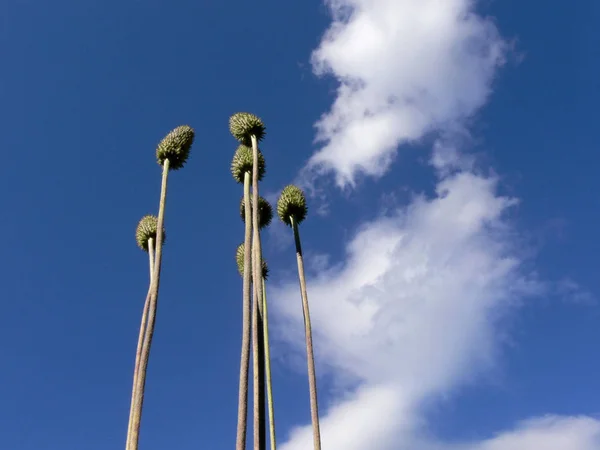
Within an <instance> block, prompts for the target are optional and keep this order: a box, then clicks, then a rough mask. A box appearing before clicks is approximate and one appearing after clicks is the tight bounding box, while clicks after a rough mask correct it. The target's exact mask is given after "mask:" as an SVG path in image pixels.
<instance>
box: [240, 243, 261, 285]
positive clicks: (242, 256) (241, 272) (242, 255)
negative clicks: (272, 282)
mask: <svg viewBox="0 0 600 450" xmlns="http://www.w3.org/2000/svg"><path fill="white" fill-rule="evenodd" d="M244 253H245V252H244V243H243V242H242V243H241V244H240V245H238V248H237V250H236V251H235V262H236V263H237V267H238V272H239V273H240V275H241V276H244ZM262 276H263V278H264V279H265V280H266V279H267V278H268V277H269V267H268V266H267V262H266V261H265V260H264V259H263V260H262ZM250 279H252V274H250Z"/></svg>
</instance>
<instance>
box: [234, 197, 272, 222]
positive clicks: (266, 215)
mask: <svg viewBox="0 0 600 450" xmlns="http://www.w3.org/2000/svg"><path fill="white" fill-rule="evenodd" d="M250 204H252V196H250ZM250 210H252V209H250ZM240 216H241V218H242V220H243V221H244V222H246V205H244V197H242V201H241V203H240ZM271 220H273V208H271V204H270V203H269V202H268V201H267V200H266V199H265V198H264V197H258V227H259V228H265V227H268V226H269V225H270V224H271Z"/></svg>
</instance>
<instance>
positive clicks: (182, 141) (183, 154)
mask: <svg viewBox="0 0 600 450" xmlns="http://www.w3.org/2000/svg"><path fill="white" fill-rule="evenodd" d="M193 142H194V129H193V128H191V127H189V126H187V125H182V126H180V127H177V128H175V129H174V130H173V131H171V132H170V133H169V134H167V135H166V136H165V137H164V138H163V140H162V141H160V143H159V144H158V147H157V148H156V159H157V161H158V164H160V165H161V166H162V165H163V164H164V163H165V159H168V160H169V169H171V170H178V169H181V168H182V167H183V166H184V165H185V162H186V161H187V159H188V156H189V154H190V148H191V147H192V143H193Z"/></svg>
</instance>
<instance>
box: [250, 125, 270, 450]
mask: <svg viewBox="0 0 600 450" xmlns="http://www.w3.org/2000/svg"><path fill="white" fill-rule="evenodd" d="M250 138H251V141H252V161H253V163H252V228H253V237H252V279H253V280H254V281H255V282H254V283H252V284H253V286H254V291H255V292H254V295H255V301H256V305H257V309H258V312H259V314H260V316H262V297H263V293H262V283H261V282H260V281H258V280H261V279H262V249H261V242H260V228H259V226H258V199H259V192H258V140H257V139H256V136H255V135H252V136H251V137H250ZM260 318H261V317H257V318H256V325H255V322H254V321H253V322H252V325H253V327H254V326H256V327H257V331H256V333H255V334H256V337H257V338H259V339H260V338H262V328H260V327H259V319H260ZM259 344H260V343H259ZM261 347H262V346H260V345H259V348H258V354H257V356H259V355H260V353H262V352H261ZM257 363H258V369H259V370H258V371H257V372H256V373H255V374H254V381H255V382H256V383H258V384H257V385H256V388H255V389H256V390H257V391H258V392H255V403H254V450H265V449H266V433H265V431H266V430H265V404H264V403H265V402H264V377H263V378H262V380H261V372H262V370H261V369H264V360H262V359H260V358H259V360H258V361H257ZM255 364H256V363H255ZM261 387H262V388H261Z"/></svg>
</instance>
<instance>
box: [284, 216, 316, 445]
mask: <svg viewBox="0 0 600 450" xmlns="http://www.w3.org/2000/svg"><path fill="white" fill-rule="evenodd" d="M290 221H291V222H292V228H293V229H294V241H295V242H296V259H297V262H298V278H299V280H300V294H301V295H302V312H303V314H304V334H305V336H306V360H307V363H308V388H309V391H310V417H311V420H312V427H313V442H314V449H315V450H321V429H320V427H319V404H318V402H317V375H316V372H315V355H314V351H313V342H312V327H311V325H310V311H309V309H308V295H307V293H306V279H305V277H304V259H303V257H302V245H301V244H300V232H299V231H298V223H297V222H296V219H295V218H294V216H291V217H290Z"/></svg>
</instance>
